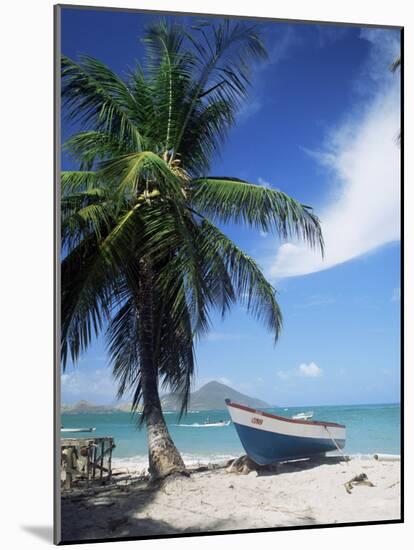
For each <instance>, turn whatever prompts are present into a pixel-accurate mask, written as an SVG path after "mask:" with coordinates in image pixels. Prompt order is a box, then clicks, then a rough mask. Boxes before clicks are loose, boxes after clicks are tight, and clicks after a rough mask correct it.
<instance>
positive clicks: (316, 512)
mask: <svg viewBox="0 0 414 550" xmlns="http://www.w3.org/2000/svg"><path fill="white" fill-rule="evenodd" d="M210 468H211V466H210ZM215 468H216V469H205V471H193V473H192V474H191V476H190V477H188V478H183V477H179V478H173V479H170V480H169V481H167V482H166V483H164V484H163V485H159V486H157V487H154V486H152V485H151V484H149V482H148V480H147V479H145V478H143V477H140V475H139V474H140V473H139V472H136V471H131V470H129V471H127V470H126V469H125V468H123V469H122V470H121V469H118V470H115V473H116V474H117V475H115V476H114V480H117V481H116V483H115V482H114V483H113V485H111V486H107V487H104V488H101V489H98V488H96V489H89V490H88V491H85V490H83V491H80V490H79V491H78V490H73V491H72V492H71V493H68V494H64V495H63V498H62V536H63V540H67V541H69V540H80V539H93V538H107V537H128V536H151V535H162V534H172V533H186V532H187V533H188V532H203V531H220V530H240V529H258V528H269V527H273V528H275V527H283V526H292V525H315V524H327V523H338V524H340V523H347V522H362V521H371V520H391V519H399V517H400V462H399V461H398V462H379V461H377V460H374V459H358V458H353V459H351V460H350V461H349V462H345V461H344V460H343V459H341V458H338V457H330V458H323V459H319V460H317V461H315V460H314V461H300V462H292V463H286V464H280V465H279V466H278V468H277V471H258V472H257V471H254V470H253V471H251V472H250V473H249V474H247V475H241V474H237V473H230V472H229V471H228V468H227V469H226V468H224V467H218V468H217V467H216V466H215ZM362 473H364V474H366V476H367V479H368V481H369V482H371V484H373V486H371V485H369V484H355V485H354V486H352V488H351V489H350V491H351V492H350V493H349V492H347V490H346V488H345V486H344V484H345V483H346V482H347V481H349V480H350V479H352V478H353V477H354V476H357V475H360V474H362Z"/></svg>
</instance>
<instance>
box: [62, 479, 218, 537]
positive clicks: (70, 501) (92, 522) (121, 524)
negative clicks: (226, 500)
mask: <svg viewBox="0 0 414 550" xmlns="http://www.w3.org/2000/svg"><path fill="white" fill-rule="evenodd" d="M160 489H161V486H159V485H158V486H157V485H150V484H148V483H146V482H143V483H142V484H137V485H135V486H134V487H132V488H128V487H125V488H117V489H114V491H111V492H108V493H103V494H99V493H98V494H96V495H92V496H76V497H73V498H71V497H69V498H68V497H66V498H63V499H62V541H64V542H75V541H85V540H99V539H108V538H123V537H151V536H154V535H171V534H178V533H183V532H185V530H180V529H177V527H173V526H172V525H170V524H169V523H167V522H165V521H162V520H159V519H154V518H151V517H145V508H146V507H147V506H148V505H149V504H150V503H151V502H152V501H153V500H154V498H155V497H156V495H157V492H158V491H159V490H160ZM139 514H141V517H137V515H139ZM143 516H144V517H143ZM217 527H218V528H219V526H217Z"/></svg>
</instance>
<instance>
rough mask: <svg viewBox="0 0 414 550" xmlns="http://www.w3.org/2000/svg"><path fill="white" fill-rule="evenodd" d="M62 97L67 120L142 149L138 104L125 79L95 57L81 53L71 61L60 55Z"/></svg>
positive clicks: (142, 137)
mask: <svg viewBox="0 0 414 550" xmlns="http://www.w3.org/2000/svg"><path fill="white" fill-rule="evenodd" d="M62 99H63V104H64V106H65V109H66V111H67V113H68V117H69V119H70V120H76V121H78V122H79V123H81V124H83V125H84V126H85V127H86V129H88V130H89V129H90V127H91V126H92V127H93V128H94V130H96V131H102V132H104V133H108V134H111V135H112V136H116V138H117V140H118V142H120V143H122V142H126V143H128V144H129V147H130V148H131V150H134V151H140V150H142V147H143V143H144V141H145V139H144V136H142V135H141V134H140V131H139V129H138V126H137V123H136V119H137V118H139V116H138V113H139V108H140V107H139V105H137V104H136V102H135V99H134V96H133V94H132V93H131V91H130V90H129V88H128V86H127V85H126V84H125V82H123V80H121V79H120V78H119V77H118V76H117V75H116V74H115V73H114V72H113V71H111V70H110V69H109V68H108V67H107V66H106V65H104V64H103V63H101V62H100V61H98V60H97V59H93V58H92V57H88V56H83V57H82V58H81V61H80V62H79V63H75V62H74V61H73V60H71V59H69V58H68V57H66V56H62Z"/></svg>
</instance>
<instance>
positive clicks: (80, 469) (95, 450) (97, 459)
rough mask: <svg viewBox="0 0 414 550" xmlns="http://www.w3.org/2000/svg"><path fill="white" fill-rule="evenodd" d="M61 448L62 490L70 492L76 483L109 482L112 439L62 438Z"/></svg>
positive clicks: (113, 445) (87, 484) (113, 446)
mask: <svg viewBox="0 0 414 550" xmlns="http://www.w3.org/2000/svg"><path fill="white" fill-rule="evenodd" d="M60 447H61V478H62V480H63V482H64V484H63V488H64V489H65V490H71V489H72V486H73V484H74V483H75V482H76V483H77V484H79V483H80V482H82V481H84V482H86V487H88V486H89V483H90V482H92V481H95V480H99V482H100V483H106V482H108V481H110V479H111V475H112V450H113V449H114V448H115V443H114V439H113V438H112V437H91V438H63V439H61V442H60Z"/></svg>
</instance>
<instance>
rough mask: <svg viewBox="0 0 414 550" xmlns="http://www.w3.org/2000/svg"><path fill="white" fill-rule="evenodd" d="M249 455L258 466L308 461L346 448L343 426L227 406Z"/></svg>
mask: <svg viewBox="0 0 414 550" xmlns="http://www.w3.org/2000/svg"><path fill="white" fill-rule="evenodd" d="M226 404H227V408H228V410H229V413H230V416H231V419H232V421H233V424H234V426H235V428H236V431H237V434H238V436H239V438H240V441H241V444H242V445H243V448H244V450H245V451H246V454H247V455H248V456H249V457H250V458H251V459H252V460H253V461H254V462H256V463H257V464H260V465H266V464H272V463H274V462H281V461H285V460H294V459H298V458H308V457H311V456H315V455H319V454H323V453H326V452H329V451H334V450H337V449H338V448H340V449H342V448H344V446H345V440H346V429H345V426H342V425H341V424H335V423H331V422H313V421H306V420H292V419H288V418H284V417H278V416H275V415H271V414H269V413H265V412H262V411H256V410H254V409H250V408H249V407H245V406H243V405H239V404H237V403H232V402H230V401H229V402H227V401H226Z"/></svg>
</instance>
